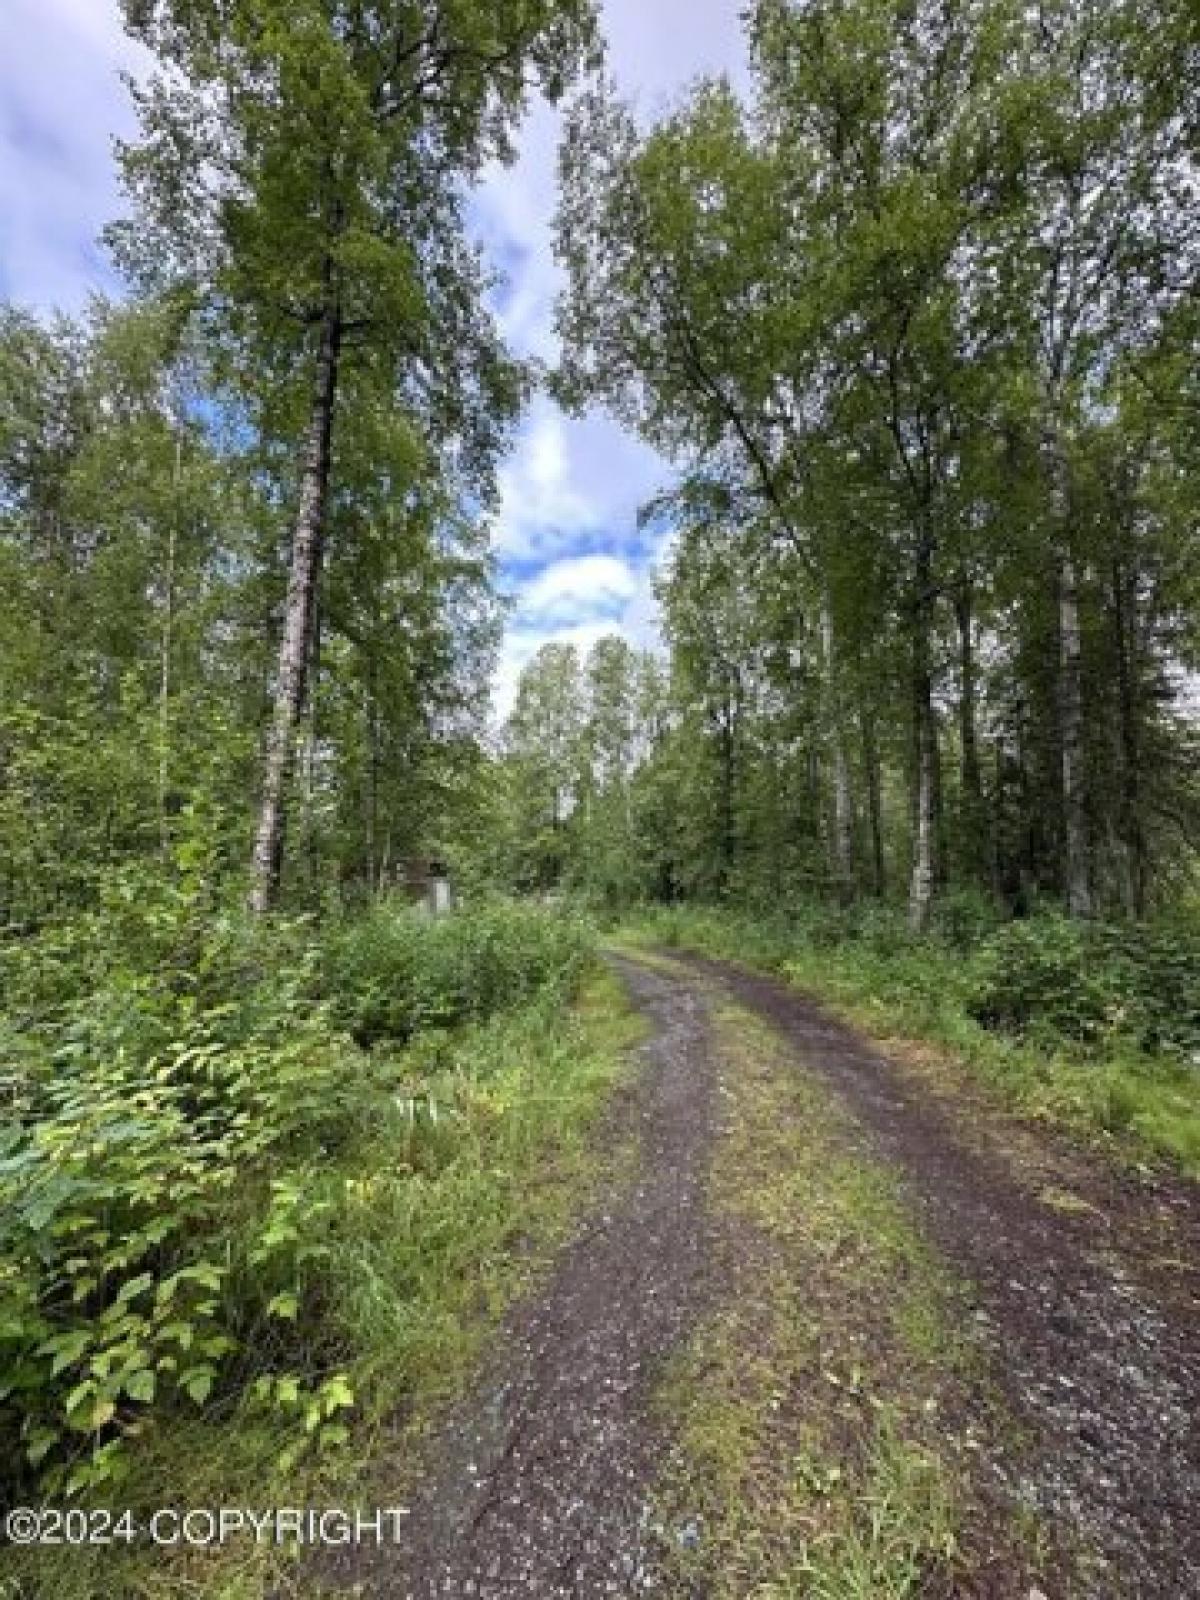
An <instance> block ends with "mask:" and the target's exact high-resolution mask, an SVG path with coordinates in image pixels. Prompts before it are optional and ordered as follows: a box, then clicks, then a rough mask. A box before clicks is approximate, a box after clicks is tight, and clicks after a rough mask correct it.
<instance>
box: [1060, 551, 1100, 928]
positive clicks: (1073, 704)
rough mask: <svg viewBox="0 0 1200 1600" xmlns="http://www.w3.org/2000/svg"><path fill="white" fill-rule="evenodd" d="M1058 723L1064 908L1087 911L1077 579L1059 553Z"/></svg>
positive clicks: (1070, 560) (1088, 880)
mask: <svg viewBox="0 0 1200 1600" xmlns="http://www.w3.org/2000/svg"><path fill="white" fill-rule="evenodd" d="M1058 583H1059V592H1058V623H1059V660H1058V682H1059V725H1060V735H1061V739H1062V794H1063V829H1064V860H1063V869H1064V874H1065V880H1066V899H1067V911H1068V912H1069V913H1070V915H1071V916H1072V917H1079V918H1082V917H1090V916H1091V914H1092V890H1091V875H1090V864H1089V860H1088V854H1089V852H1088V835H1087V795H1086V790H1085V776H1084V743H1083V649H1082V641H1081V636H1080V627H1079V584H1078V577H1077V574H1076V570H1075V562H1074V560H1073V558H1072V557H1071V556H1070V555H1063V556H1062V558H1061V559H1060V562H1059V570H1058Z"/></svg>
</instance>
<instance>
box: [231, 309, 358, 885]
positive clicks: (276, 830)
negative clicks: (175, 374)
mask: <svg viewBox="0 0 1200 1600" xmlns="http://www.w3.org/2000/svg"><path fill="white" fill-rule="evenodd" d="M341 339H342V320H341V312H340V310H339V308H338V305H337V302H336V300H335V299H334V298H333V297H332V295H331V296H330V298H329V300H328V302H327V304H326V307H325V311H324V314H323V316H322V319H321V332H320V344H319V346H318V350H317V368H316V374H315V378H314V382H313V396H312V409H311V413H310V418H309V426H308V434H307V437H306V440H305V446H304V455H303V462H302V468H301V477H300V502H299V505H298V507H297V511H296V522H295V526H294V528H293V531H292V564H291V571H290V573H289V576H288V587H287V601H286V604H285V608H284V624H283V637H282V639H281V640H280V645H279V664H278V670H277V674H276V683H275V703H274V711H273V715H272V719H271V727H270V732H269V733H268V736H267V748H266V756H265V760H264V763H263V787H262V802H261V806H260V809H259V816H258V831H257V833H256V835H255V840H254V854H253V857H252V861H251V873H252V877H251V889H250V907H251V910H253V911H256V912H259V913H262V912H265V911H269V910H270V908H271V906H272V905H273V904H274V902H275V899H276V896H277V894H278V890H279V879H280V873H281V870H282V867H283V841H284V826H285V817H284V799H285V794H286V790H287V781H288V776H289V773H290V771H291V765H292V757H293V746H294V742H295V734H296V725H297V723H298V721H299V718H300V711H301V708H302V706H303V704H304V694H305V689H306V687H307V677H308V664H309V657H310V654H311V647H312V632H313V621H314V616H315V606H316V592H317V581H318V577H319V574H320V570H321V553H322V545H323V542H324V535H325V507H326V499H327V496H328V489H329V459H330V447H331V445H332V440H333V414H334V408H335V405H336V401H337V383H338V360H339V356H340V354H341Z"/></svg>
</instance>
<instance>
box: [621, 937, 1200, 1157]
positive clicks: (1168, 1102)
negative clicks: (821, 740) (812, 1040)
mask: <svg viewBox="0 0 1200 1600" xmlns="http://www.w3.org/2000/svg"><path fill="white" fill-rule="evenodd" d="M827 933H828V930H827V929H825V928H824V927H823V926H822V927H821V928H818V929H817V934H819V935H820V936H819V937H818V936H812V937H810V936H807V935H806V934H805V932H804V930H803V929H802V928H800V929H793V928H790V927H787V926H785V925H784V924H782V923H781V922H779V921H778V920H775V921H771V920H764V919H758V918H754V917H751V916H749V915H745V914H741V913H738V912H725V911H717V910H704V909H688V908H682V909H673V910H667V911H657V912H650V913H647V914H645V915H643V916H641V917H638V918H636V919H633V920H631V921H629V922H628V923H627V924H626V925H625V926H624V927H623V928H622V929H621V931H620V939H621V942H622V943H627V944H628V945H630V947H632V948H635V949H644V948H647V947H654V946H658V947H661V948H678V949H682V950H695V951H698V952H701V953H703V954H706V955H711V956H716V957H719V958H723V959H728V960H734V961H739V962H742V963H744V964H746V965H748V966H751V967H754V968H757V969H758V970H760V971H763V972H768V973H773V974H776V975H778V976H781V977H783V978H785V979H786V980H787V981H788V982H790V983H793V984H795V985H796V986H797V987H799V988H801V989H803V990H805V991H806V992H807V993H809V994H811V995H812V996H813V997H814V998H815V999H817V1000H818V1001H820V1002H821V1003H822V1004H823V1005H825V1006H826V1007H827V1008H828V1009H829V1010H830V1011H831V1012H833V1013H834V1014H836V1015H838V1016H840V1017H841V1018H842V1019H843V1020H845V1021H847V1022H850V1023H852V1024H853V1025H854V1026H855V1027H857V1028H859V1029H861V1030H862V1031H863V1032H864V1033H866V1034H868V1035H869V1036H870V1037H871V1038H873V1039H874V1040H875V1041H876V1042H877V1043H879V1044H881V1045H883V1046H884V1047H885V1048H887V1049H888V1050H889V1051H890V1052H892V1053H894V1054H895V1055H897V1057H898V1058H899V1060H900V1061H901V1063H902V1064H903V1065H905V1066H906V1067H907V1068H908V1069H909V1070H912V1071H914V1072H915V1073H917V1074H918V1075H919V1076H921V1077H923V1078H924V1079H925V1080H926V1082H927V1083H928V1084H929V1087H930V1088H931V1089H932V1090H934V1091H935V1092H936V1091H937V1089H938V1088H939V1086H941V1087H944V1088H947V1089H948V1090H949V1091H950V1092H952V1093H955V1094H958V1093H960V1092H961V1091H962V1090H963V1088H964V1087H968V1086H971V1085H974V1086H975V1087H977V1088H980V1087H981V1088H983V1089H984V1090H985V1091H986V1092H987V1093H988V1094H989V1095H991V1096H992V1097H993V1098H994V1099H995V1101H996V1103H997V1104H1002V1105H1004V1106H1007V1107H1009V1108H1011V1109H1013V1110H1015V1111H1017V1112H1019V1113H1020V1114H1022V1115H1025V1116H1030V1117H1033V1118H1035V1119H1037V1120H1039V1121H1044V1122H1048V1123H1051V1124H1058V1125H1061V1126H1063V1127H1065V1128H1067V1129H1070V1130H1071V1131H1072V1132H1073V1133H1075V1134H1076V1135H1082V1136H1084V1137H1085V1138H1087V1139H1088V1140H1089V1141H1091V1142H1093V1143H1096V1144H1100V1145H1102V1146H1104V1147H1105V1148H1106V1149H1107V1151H1108V1152H1109V1153H1110V1154H1112V1155H1115V1156H1116V1157H1118V1159H1120V1160H1121V1161H1122V1162H1123V1163H1125V1164H1131V1165H1137V1164H1139V1163H1156V1162H1157V1163H1162V1162H1163V1161H1164V1158H1165V1160H1166V1162H1167V1163H1168V1164H1170V1165H1173V1166H1176V1167H1178V1168H1180V1169H1182V1171H1183V1172H1184V1173H1185V1174H1187V1175H1188V1176H1190V1177H1200V1095H1198V1093H1197V1076H1196V1068H1195V1064H1194V1063H1191V1064H1189V1062H1188V1061H1187V1060H1185V1059H1183V1058H1182V1057H1181V1056H1180V1055H1179V1053H1178V1051H1176V1052H1174V1053H1158V1054H1151V1053H1148V1052H1147V1051H1146V1050H1145V1049H1142V1048H1139V1047H1137V1046H1136V1045H1135V1044H1134V1043H1133V1042H1132V1041H1131V1039H1130V1038H1129V1036H1128V1035H1127V1034H1126V1033H1125V1032H1123V1031H1122V1018H1121V1015H1120V1007H1119V1006H1117V1007H1115V1008H1110V1010H1111V1022H1108V1021H1105V1022H1104V1023H1103V1024H1102V1025H1101V1024H1097V1026H1096V1027H1095V1029H1092V1030H1090V1031H1089V1033H1088V1037H1087V1039H1086V1041H1084V1040H1081V1039H1078V1038H1070V1037H1068V1036H1066V1035H1064V1034H1063V1033H1061V1032H1060V1031H1058V1028H1057V1027H1056V1026H1051V1025H1050V1020H1049V1019H1048V1018H1047V1017H1042V1016H1039V1014H1038V1009H1037V1006H1036V1005H1035V1006H1034V1008H1033V1011H1032V1013H1031V1016H1030V1018H1029V1023H1028V1026H1027V1027H1026V1028H1025V1030H1024V1032H1022V1033H1019V1034H1012V1033H1008V1032H1004V1031H997V1030H995V1029H992V1028H989V1027H986V1026H984V1025H982V1024H981V1022H980V1021H979V1020H978V1019H977V1018H976V1017H975V1016H973V1015H972V1014H971V1006H972V1001H973V998H974V990H975V989H976V988H977V986H978V975H977V973H976V972H975V971H974V969H973V966H972V961H971V959H970V958H969V957H968V955H967V954H966V953H964V951H963V950H962V949H959V948H956V947H955V946H954V945H953V944H951V943H946V942H939V941H938V940H936V939H933V938H930V939H925V940H910V939H908V938H907V937H906V936H904V935H903V934H902V933H900V934H897V933H896V930H895V929H894V928H893V926H892V924H891V923H887V924H886V928H885V933H884V934H881V935H879V937H877V938H874V937H868V936H867V935H866V934H863V935H859V936H855V937H847V938H839V937H832V936H829V937H827V936H826V935H827ZM1040 976H1041V977H1042V978H1046V974H1045V973H1042V974H1041V975H1040ZM989 977H990V980H991V982H992V983H993V984H995V982H996V981H997V978H996V974H995V973H990V974H989ZM999 981H1001V982H1002V981H1003V978H1002V975H1001V978H1000V980H999ZM1016 981H1017V980H1015V979H1014V983H1015V982H1016ZM1046 981H1049V980H1048V978H1046ZM1064 982H1065V980H1064ZM1105 1003H1106V1004H1107V1002H1105ZM1164 1005H1166V1001H1165V1000H1164ZM1168 1009H1170V1008H1169V1007H1168ZM1176 1010H1177V1011H1178V1020H1179V1024H1180V1026H1181V1027H1183V1026H1184V1025H1185V1024H1186V1025H1187V1026H1189V1027H1190V1026H1191V1022H1190V1020H1189V1019H1190V1018H1191V1017H1192V1013H1193V1012H1194V1010H1195V1002H1194V996H1193V1000H1192V1011H1190V1012H1187V1014H1186V1015H1185V1014H1184V1010H1183V1009H1179V1008H1176ZM1109 1014H1110V1013H1109V1011H1105V1012H1104V1016H1105V1017H1108V1016H1109ZM1171 1014H1172V1015H1175V1014H1176V1012H1175V1011H1172V1013H1171ZM1059 1020H1060V1021H1061V1019H1059Z"/></svg>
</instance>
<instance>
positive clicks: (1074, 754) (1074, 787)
mask: <svg viewBox="0 0 1200 1600" xmlns="http://www.w3.org/2000/svg"><path fill="white" fill-rule="evenodd" d="M1050 408H1051V414H1050V420H1049V421H1048V422H1047V423H1046V425H1045V428H1044V430H1043V435H1042V449H1043V454H1044V457H1045V462H1046V473H1047V477H1048V480H1049V488H1050V502H1051V509H1052V511H1053V516H1054V525H1055V532H1056V536H1057V539H1058V733H1059V744H1060V748H1061V751H1062V757H1061V760H1062V768H1061V773H1062V809H1063V881H1064V889H1065V898H1066V903H1067V911H1068V913H1069V915H1071V916H1072V917H1079V918H1083V917H1089V916H1091V913H1092V891H1091V874H1090V862H1089V859H1088V855H1089V852H1088V837H1087V793H1086V788H1085V784H1086V778H1085V770H1084V749H1083V661H1082V643H1081V637H1080V628H1079V575H1078V572H1077V570H1076V565H1075V556H1074V551H1073V541H1072V537H1071V533H1072V529H1071V522H1072V505H1071V501H1072V493H1071V467H1070V462H1069V461H1068V459H1067V453H1066V449H1065V448H1064V445H1063V440H1062V434H1061V431H1060V428H1059V425H1058V422H1057V420H1056V415H1057V413H1056V401H1055V399H1054V396H1053V395H1052V396H1051V400H1050Z"/></svg>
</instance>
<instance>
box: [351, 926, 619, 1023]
mask: <svg viewBox="0 0 1200 1600" xmlns="http://www.w3.org/2000/svg"><path fill="white" fill-rule="evenodd" d="M592 939H593V935H592V933H591V930H590V928H589V927H588V925H587V924H586V923H585V922H584V921H583V920H582V919H581V918H579V917H578V916H576V915H574V914H573V913H572V912H571V911H569V910H564V909H558V908H544V907H539V906H532V905H521V904H518V903H511V902H505V901H497V902H495V903H493V904H491V905H488V906H486V907H483V908H480V909H477V910H469V911H456V912H453V913H451V914H450V915H448V916H444V917H438V918H433V919H431V918H430V917H428V916H425V915H422V914H421V913H419V912H417V911H414V910H412V909H410V908H409V907H406V906H402V905H394V904H393V905H388V904H385V905H381V906H379V907H377V908H376V909H375V910H373V911H372V912H370V913H369V914H368V915H366V916H364V917H361V918H358V919H356V920H354V921H352V922H348V923H346V924H344V925H342V926H341V927H339V928H335V929H334V930H333V932H332V933H330V934H329V935H328V936H327V938H326V940H325V943H324V961H323V971H324V982H325V987H326V989H327V991H328V993H329V995H330V997H331V1004H332V1006H333V1014H334V1016H335V1018H336V1019H337V1021H338V1022H339V1023H340V1024H341V1026H343V1027H344V1028H346V1029H347V1031H348V1032H350V1033H351V1034H352V1035H353V1037H354V1038H355V1040H356V1041H357V1042H358V1043H359V1044H361V1045H371V1044H374V1043H376V1042H377V1041H378V1040H381V1039H391V1040H400V1041H403V1040H405V1039H409V1038H411V1037H412V1036H413V1035H414V1034H416V1033H419V1032H421V1031H422V1030H424V1029H427V1028H431V1027H447V1026H450V1025H452V1024H455V1023H460V1022H465V1021H468V1020H471V1019H477V1018H481V1017H486V1016H489V1015H490V1014H491V1013H492V1012H494V1011H498V1010H500V1009H502V1008H503V1007H505V1006H509V1005H514V1004H517V1003H519V1002H520V1001H521V1000H522V999H523V998H524V997H526V996H528V995H530V994H532V993H533V992H535V991H536V990H539V989H542V988H546V987H560V986H562V985H565V984H568V983H570V982H571V981H572V980H573V979H574V978H575V976H576V975H577V974H578V972H579V969H580V966H581V963H582V961H583V959H584V957H585V955H586V954H587V952H588V950H589V949H590V947H591V944H592Z"/></svg>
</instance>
